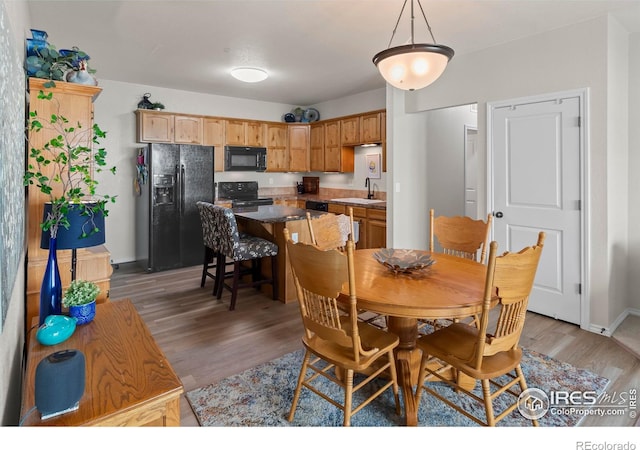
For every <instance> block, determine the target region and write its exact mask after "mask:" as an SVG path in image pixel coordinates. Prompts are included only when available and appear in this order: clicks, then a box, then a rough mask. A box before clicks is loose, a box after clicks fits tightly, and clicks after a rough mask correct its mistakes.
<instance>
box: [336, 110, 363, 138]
mask: <svg viewBox="0 0 640 450" xmlns="http://www.w3.org/2000/svg"><path fill="white" fill-rule="evenodd" d="M340 143H341V144H342V145H359V144H361V143H362V142H361V141H360V117H359V116H354V117H348V118H345V119H342V120H340Z"/></svg>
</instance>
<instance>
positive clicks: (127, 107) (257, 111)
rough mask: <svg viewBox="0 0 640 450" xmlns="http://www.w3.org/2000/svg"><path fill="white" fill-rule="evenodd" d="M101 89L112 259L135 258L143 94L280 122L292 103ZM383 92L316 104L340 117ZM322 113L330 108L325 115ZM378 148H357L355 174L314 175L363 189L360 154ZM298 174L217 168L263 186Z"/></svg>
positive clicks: (122, 86) (107, 85) (291, 180)
mask: <svg viewBox="0 0 640 450" xmlns="http://www.w3.org/2000/svg"><path fill="white" fill-rule="evenodd" d="M96 76H98V80H99V85H100V87H102V89H103V91H102V92H101V93H100V95H99V96H98V98H97V99H96V101H95V104H94V107H95V108H94V109H95V122H96V123H98V124H99V125H100V127H101V128H102V129H103V130H106V131H107V138H106V139H105V140H104V141H103V144H104V146H105V149H106V150H107V152H108V165H109V166H111V165H115V166H116V168H117V176H116V177H113V176H111V175H109V174H108V173H103V174H100V175H99V176H98V177H97V178H98V181H99V182H100V186H99V190H100V192H103V193H108V194H109V195H117V196H118V197H117V200H116V203H115V204H113V205H111V206H110V207H109V216H108V218H107V222H106V225H105V227H106V235H107V238H106V244H105V245H106V246H107V248H108V249H109V251H110V252H111V258H112V261H113V262H114V263H121V262H128V261H134V260H135V225H134V220H135V214H134V207H135V193H134V190H133V179H134V176H135V165H134V164H135V155H136V149H137V148H139V147H141V146H142V144H138V143H136V138H135V133H136V127H135V115H134V112H133V111H134V110H135V109H136V107H137V104H138V102H139V101H140V100H141V99H142V96H143V95H144V94H145V93H150V94H151V100H152V101H160V102H162V103H163V104H164V105H165V107H166V111H172V112H182V113H189V114H202V115H211V116H222V117H238V118H244V119H255V120H267V121H276V122H277V121H281V120H282V116H283V114H284V113H287V112H289V111H291V109H292V108H294V106H293V105H285V104H280V103H270V102H260V101H254V100H247V99H239V98H232V97H224V96H218V95H208V94H201V93H195V92H189V91H180V90H175V89H166V88H159V87H154V86H145V85H138V84H130V83H122V82H117V81H110V80H101V79H99V76H100V74H99V73H97V74H96ZM384 95H385V91H384V89H383V90H375V91H371V92H370V93H364V94H358V95H355V96H352V97H348V98H345V99H340V100H336V101H334V102H325V103H322V104H319V105H315V107H316V108H317V109H318V111H319V112H320V115H321V119H325V118H331V117H339V116H342V115H349V114H355V113H359V112H365V111H372V110H375V109H383V108H384ZM325 111H329V112H328V113H325ZM380 152H381V148H380V147H373V148H367V149H366V151H365V149H364V148H361V147H358V148H357V149H356V161H355V164H356V168H355V172H354V173H353V174H317V173H313V174H310V175H314V176H320V178H321V180H320V184H321V186H326V187H338V188H345V189H364V178H365V177H366V172H365V166H364V158H365V154H367V153H380ZM302 176H303V174H302V173H283V174H280V173H250V174H249V173H245V172H236V173H232V172H223V173H221V172H216V174H215V180H216V181H239V180H252V181H253V180H255V181H257V182H258V183H259V185H260V186H262V187H283V186H287V187H291V188H292V192H293V188H294V186H295V182H296V181H302ZM385 177H386V175H384V174H383V178H382V179H381V180H377V181H376V186H377V190H378V191H384V190H385V186H386V179H385Z"/></svg>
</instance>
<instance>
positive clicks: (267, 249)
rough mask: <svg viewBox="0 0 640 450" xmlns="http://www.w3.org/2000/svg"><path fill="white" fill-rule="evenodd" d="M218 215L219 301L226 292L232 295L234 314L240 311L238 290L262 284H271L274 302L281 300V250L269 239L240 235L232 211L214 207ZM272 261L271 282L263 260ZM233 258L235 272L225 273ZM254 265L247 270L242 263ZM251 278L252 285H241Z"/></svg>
mask: <svg viewBox="0 0 640 450" xmlns="http://www.w3.org/2000/svg"><path fill="white" fill-rule="evenodd" d="M212 206H213V212H214V221H215V223H216V225H215V226H216V231H217V242H218V248H217V261H216V279H218V280H220V282H218V283H217V292H216V297H217V298H218V299H219V298H221V297H222V289H223V288H225V289H228V290H230V291H231V304H230V305H229V311H233V310H234V309H235V307H236V298H237V295H238V289H240V288H245V287H257V286H260V285H262V284H271V286H272V292H273V299H274V300H277V299H278V262H277V256H278V246H277V245H276V244H275V243H273V242H271V241H268V240H266V239H262V238H259V237H256V236H252V235H249V234H246V233H243V234H242V235H241V234H240V233H239V231H238V224H237V222H236V217H235V215H234V214H233V211H232V210H231V209H230V208H224V207H222V206H218V205H212ZM267 257H270V258H271V278H262V272H261V270H260V269H261V260H262V258H267ZM227 258H229V259H230V260H231V261H233V271H232V272H227V273H225V267H226V264H225V261H226V260H227ZM244 261H251V267H250V268H245V267H243V265H242V263H243V262H244ZM246 274H251V281H249V282H241V281H240V277H241V276H243V275H246ZM228 277H232V278H233V281H232V284H231V285H228V284H227V283H225V279H226V278H228Z"/></svg>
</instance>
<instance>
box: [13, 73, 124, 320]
mask: <svg viewBox="0 0 640 450" xmlns="http://www.w3.org/2000/svg"><path fill="white" fill-rule="evenodd" d="M52 83H53V82H52ZM45 87H51V86H50V85H47V84H45ZM38 99H41V100H44V101H53V102H56V99H55V98H53V93H52V92H48V93H44V92H43V91H40V92H39V93H38ZM53 111H56V112H57V113H53V114H51V115H50V116H49V117H41V116H39V115H38V112H37V111H30V112H29V120H28V129H29V133H30V136H33V135H34V133H39V132H41V131H42V130H49V132H50V133H51V134H50V135H51V136H53V137H52V138H51V139H49V140H48V141H46V142H45V143H44V144H43V145H42V146H38V147H37V148H36V147H34V146H31V145H29V161H28V164H27V169H26V171H25V175H24V184H25V185H35V186H36V187H37V188H38V189H39V190H40V192H41V193H42V194H44V195H45V196H48V199H49V201H48V202H47V203H46V204H45V216H44V217H43V220H42V223H41V224H40V227H41V228H42V231H43V233H48V237H49V239H48V243H49V247H48V248H49V260H48V262H47V268H46V269H45V274H44V277H43V281H42V288H41V291H40V324H42V323H43V322H44V319H45V318H46V317H47V316H48V315H51V314H60V312H61V300H62V284H61V282H60V274H59V270H58V264H57V257H56V244H57V238H58V234H59V232H60V230H61V227H63V228H64V229H69V225H70V222H69V219H68V217H69V216H70V215H73V216H74V217H75V216H81V217H82V218H86V220H83V221H82V230H81V233H80V236H78V238H90V237H91V236H92V235H94V234H95V233H97V232H98V231H100V229H99V227H98V226H97V225H96V224H97V223H103V220H104V217H106V216H107V215H108V210H107V204H108V203H113V202H115V197H112V196H109V195H104V194H102V195H99V194H98V193H97V186H98V181H97V180H96V178H95V174H96V173H99V172H102V171H103V170H104V168H105V166H106V165H107V163H106V156H107V152H106V150H105V149H104V148H102V147H100V140H101V139H103V138H104V137H105V136H106V133H105V132H104V131H103V130H102V129H101V128H100V126H99V125H98V124H94V125H93V127H92V128H86V127H83V126H82V125H81V124H80V123H77V124H72V123H69V120H67V118H66V117H64V116H63V115H62V114H61V113H60V107H59V105H58V107H57V108H55V107H54V108H53ZM30 144H31V142H30ZM108 170H109V171H110V172H111V173H112V174H115V170H116V169H115V167H111V168H110V169H108ZM103 242H104V241H103ZM94 245H95V244H94ZM43 248H46V247H45V246H43ZM66 248H71V247H66Z"/></svg>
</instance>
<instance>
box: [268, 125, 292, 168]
mask: <svg viewBox="0 0 640 450" xmlns="http://www.w3.org/2000/svg"><path fill="white" fill-rule="evenodd" d="M266 133H267V171H268V172H286V171H287V170H288V169H289V152H288V148H287V139H288V136H287V133H288V127H287V125H286V124H277V123H269V124H267V132H266Z"/></svg>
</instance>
